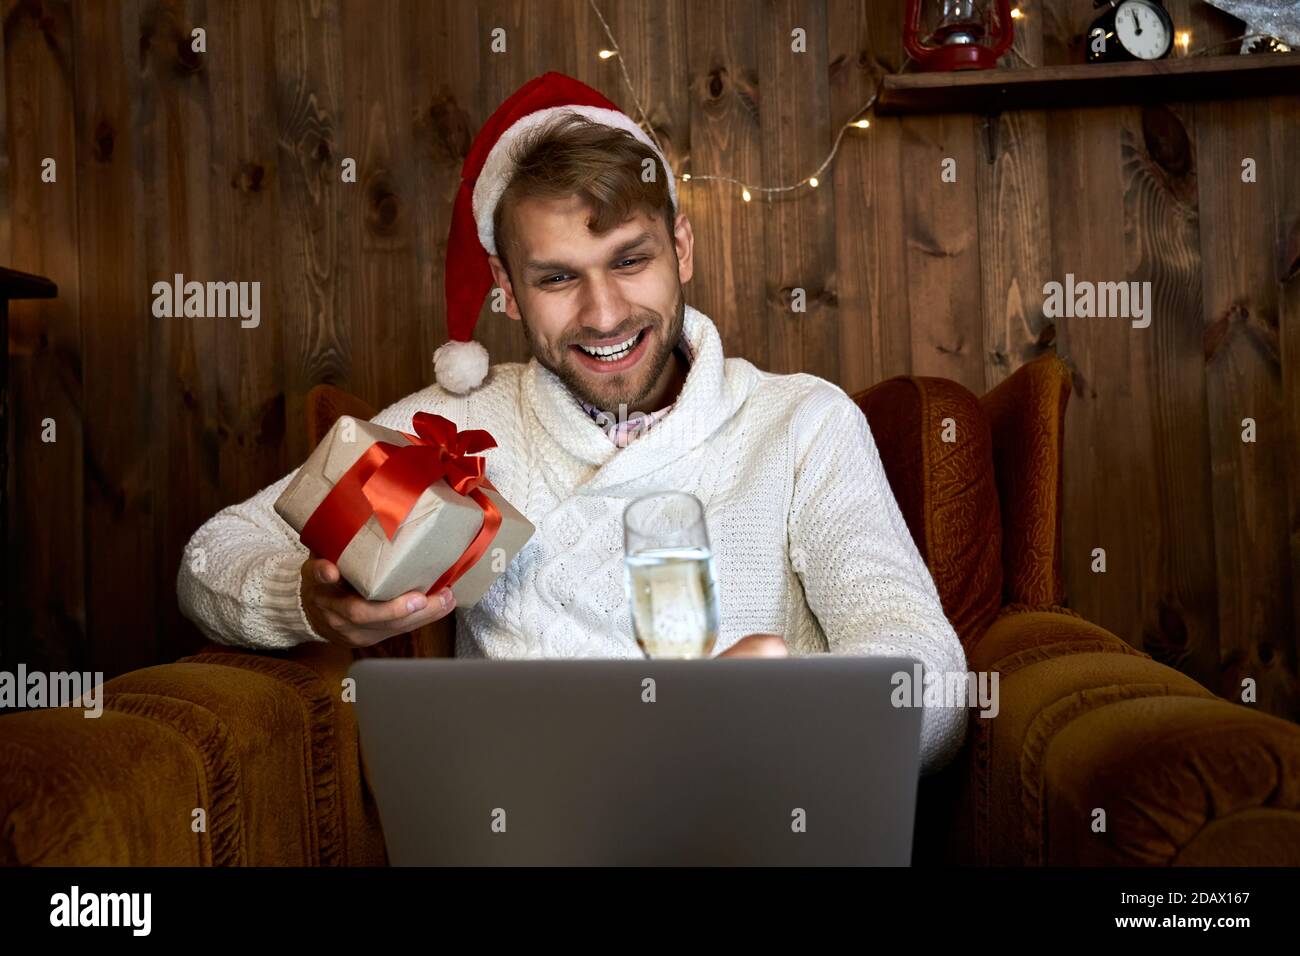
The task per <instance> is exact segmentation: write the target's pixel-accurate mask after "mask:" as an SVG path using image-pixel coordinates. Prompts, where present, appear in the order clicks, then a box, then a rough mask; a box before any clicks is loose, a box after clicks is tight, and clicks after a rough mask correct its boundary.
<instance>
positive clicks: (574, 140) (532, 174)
mask: <svg viewBox="0 0 1300 956" xmlns="http://www.w3.org/2000/svg"><path fill="white" fill-rule="evenodd" d="M514 155H515V157H516V161H515V169H516V171H515V174H514V178H512V179H511V180H510V183H509V185H507V186H506V189H505V192H503V193H502V194H501V200H500V202H498V203H497V207H496V210H495V211H494V212H493V214H492V230H493V235H494V236H495V237H496V246H497V255H498V256H499V257H500V258H501V262H502V264H503V265H505V267H506V272H507V274H509V272H510V265H509V262H508V261H507V259H506V251H507V249H508V247H509V244H510V237H509V235H508V234H507V232H508V229H507V227H506V226H505V223H506V221H507V216H506V212H507V208H508V206H509V205H513V204H514V203H515V202H517V201H518V200H520V199H523V198H525V197H534V198H538V199H563V198H565V197H568V196H573V195H577V196H579V197H581V198H582V200H583V201H584V202H585V203H586V205H587V206H588V207H589V208H590V209H591V216H590V217H589V218H588V219H587V228H588V229H590V230H591V231H592V232H594V233H597V234H600V233H604V232H608V231H609V230H611V229H613V228H614V227H615V226H618V225H621V224H622V223H623V222H625V221H626V220H627V219H628V218H629V217H630V216H632V215H633V213H634V212H635V211H637V210H644V211H646V212H648V213H649V214H650V215H652V216H653V215H655V214H658V215H660V216H661V217H662V218H663V221H664V225H665V226H666V227H667V229H668V238H669V240H670V241H671V239H672V236H673V220H674V218H675V216H674V213H673V204H672V196H671V195H670V194H669V192H668V177H667V175H666V171H665V170H664V167H663V164H662V163H661V162H660V160H659V157H658V156H657V155H656V154H655V151H654V150H652V149H651V148H650V147H649V146H647V145H645V144H644V143H642V142H641V141H640V140H638V139H637V138H636V137H634V136H633V135H632V134H631V133H628V132H627V131H626V130H621V129H615V128H614V127H611V126H605V125H604V124H601V123H593V122H591V121H590V120H588V119H586V118H584V117H582V116H580V115H579V114H577V113H561V114H560V115H559V117H558V118H557V119H555V120H552V121H550V122H547V123H543V124H542V125H541V126H540V127H538V128H536V129H534V130H529V131H528V132H526V133H524V134H523V136H521V137H520V139H519V142H518V143H516V144H515V147H514ZM647 159H649V160H651V161H652V162H653V163H654V166H653V167H652V168H653V170H654V175H653V176H652V177H650V179H649V181H647V179H646V177H645V176H643V175H642V171H643V170H644V169H645V168H646V163H645V161H646V160H647Z"/></svg>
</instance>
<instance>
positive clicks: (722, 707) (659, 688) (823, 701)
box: [350, 655, 921, 866]
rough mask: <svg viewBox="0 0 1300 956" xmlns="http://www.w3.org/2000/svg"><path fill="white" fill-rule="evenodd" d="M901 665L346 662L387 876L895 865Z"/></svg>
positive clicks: (906, 738) (911, 778)
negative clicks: (496, 869)
mask: <svg viewBox="0 0 1300 956" xmlns="http://www.w3.org/2000/svg"><path fill="white" fill-rule="evenodd" d="M912 664H913V662H912V661H911V660H910V659H898V658H880V657H832V656H829V655H824V656H816V657H800V658H787V659H779V660H778V659H762V658H760V659H737V660H717V659H712V660H701V661H680V660H659V661H639V660H604V659H600V660H527V661H501V660H454V659H452V660H448V659H428V660H411V659H409V658H408V659H393V658H388V659H385V658H377V659H367V660H362V661H359V662H357V663H356V664H354V665H353V666H352V668H351V671H350V674H351V676H353V677H355V678H356V703H355V705H354V706H355V707H356V712H357V718H358V720H359V722H360V729H361V750H362V761H363V765H364V768H365V772H366V775H367V779H368V780H369V782H370V786H371V789H372V790H373V792H374V794H375V798H376V801H377V804H378V808H379V815H380V820H381V822H382V824H383V829H384V839H385V842H386V843H387V846H388V857H389V861H390V862H391V863H392V864H393V865H395V866H623V865H632V866H729V865H741V866H748V865H758V866H792V865H793V866H802V865H817V866H821V865H830V866H843V865H849V866H853V865H864V864H866V865H888V866H906V865H908V864H910V862H911V860H910V857H911V847H912V826H913V816H914V813H915V808H916V792H917V777H918V774H919V752H920V733H921V710H920V708H917V707H898V708H896V707H894V706H892V705H891V703H890V694H891V691H893V689H894V688H893V685H892V684H891V682H890V677H891V675H892V674H894V673H896V672H898V671H906V672H908V673H909V674H910V673H911V668H912Z"/></svg>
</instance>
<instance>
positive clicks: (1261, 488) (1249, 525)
mask: <svg viewBox="0 0 1300 956" xmlns="http://www.w3.org/2000/svg"><path fill="white" fill-rule="evenodd" d="M1261 59H1268V57H1261ZM1268 106H1269V101H1268V100H1265V99H1261V100H1252V101H1250V102H1247V103H1232V104H1228V103H1224V102H1222V101H1215V102H1211V103H1201V104H1197V107H1196V127H1197V149H1196V161H1197V168H1198V176H1199V179H1200V182H1201V183H1202V184H1203V185H1202V188H1201V190H1200V215H1201V259H1202V261H1203V262H1204V263H1205V265H1206V268H1205V270H1204V271H1203V282H1204V324H1205V363H1206V364H1205V370H1206V393H1207V398H1208V408H1209V433H1210V454H1211V461H1212V466H1213V491H1214V494H1213V500H1214V525H1215V545H1216V553H1217V567H1218V577H1219V595H1220V601H1219V620H1220V653H1221V656H1222V659H1223V667H1224V675H1223V677H1224V687H1225V688H1231V687H1236V686H1239V683H1240V680H1241V679H1242V678H1245V677H1251V678H1254V679H1255V680H1256V682H1257V684H1258V687H1259V702H1258V706H1259V708H1260V709H1262V710H1266V711H1268V712H1270V713H1275V714H1279V715H1284V716H1289V717H1290V718H1292V719H1295V718H1296V717H1297V716H1300V694H1297V688H1296V679H1295V672H1294V670H1293V669H1292V666H1291V664H1290V662H1289V661H1288V660H1287V658H1288V657H1289V654H1288V653H1287V647H1286V645H1289V644H1290V637H1291V635H1292V634H1293V633H1294V632H1293V630H1292V627H1293V623H1292V618H1291V608H1292V600H1293V594H1294V589H1295V581H1294V579H1293V576H1292V573H1291V572H1292V566H1291V554H1290V545H1289V533H1288V528H1287V526H1286V506H1285V504H1284V502H1286V500H1287V487H1288V479H1287V471H1286V469H1287V461H1288V451H1287V448H1286V439H1287V434H1288V424H1287V422H1288V415H1287V413H1286V409H1285V392H1284V389H1283V384H1282V361H1281V348H1280V342H1279V326H1278V291H1279V286H1278V282H1277V272H1276V257H1277V250H1276V239H1275V236H1276V230H1275V228H1274V226H1275V215H1276V211H1277V210H1276V207H1275V201H1274V198H1273V193H1274V191H1275V190H1277V189H1279V188H1281V186H1280V182H1281V180H1282V179H1283V178H1284V177H1286V176H1288V175H1291V176H1293V175H1294V164H1293V162H1292V161H1291V160H1290V158H1284V159H1283V161H1282V163H1280V164H1278V165H1276V166H1275V165H1274V163H1273V159H1272V146H1271V142H1270V117H1269V113H1268ZM1245 159H1253V160H1254V161H1255V163H1256V169H1257V180H1258V181H1257V182H1243V181H1242V163H1243V160H1245ZM1247 418H1250V419H1253V420H1254V422H1255V426H1256V429H1257V432H1256V439H1257V440H1256V441H1255V442H1253V443H1250V442H1245V441H1243V440H1242V430H1243V424H1242V422H1243V420H1244V419H1247ZM1239 693H1240V691H1239V690H1236V692H1235V695H1237V694H1239ZM1235 695H1234V696H1235Z"/></svg>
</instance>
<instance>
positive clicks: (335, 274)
mask: <svg viewBox="0 0 1300 956" xmlns="http://www.w3.org/2000/svg"><path fill="white" fill-rule="evenodd" d="M342 56H343V43H342V38H341V37H340V35H339V7H338V3H337V0H285V2H283V3H277V4H276V5H275V108H276V116H277V122H278V129H279V151H278V154H277V168H278V172H279V188H280V197H281V200H280V203H279V207H278V213H279V219H278V223H277V227H278V232H277V242H278V252H279V255H278V259H279V266H280V269H279V287H278V289H277V293H278V298H279V302H280V303H281V313H280V316H279V319H278V321H279V322H280V324H281V325H282V326H283V329H284V331H283V346H284V349H285V354H284V392H285V403H284V404H285V411H284V415H285V423H286V431H285V441H286V443H287V453H288V461H289V462H290V463H297V462H301V461H302V460H303V459H305V458H306V457H307V452H308V447H307V434H306V428H305V426H304V425H303V423H304V422H305V420H306V411H305V408H304V402H305V400H306V396H307V392H308V391H310V390H311V388H312V386H313V385H317V384H319V383H321V382H329V383H331V384H334V385H338V386H340V387H342V388H349V387H351V385H352V383H351V381H350V377H351V352H352V341H351V340H352V328H351V322H350V320H349V317H348V312H347V310H348V308H349V305H350V303H351V294H350V292H349V284H350V282H351V276H352V271H351V268H350V263H348V262H346V261H343V260H341V259H340V255H341V252H342V245H341V242H340V234H341V231H342V230H343V229H344V228H346V225H347V224H346V222H345V221H344V216H345V206H344V196H345V194H344V192H343V188H342V187H343V186H344V184H343V183H342V181H341V178H340V171H341V166H340V164H341V162H342V159H343V157H344V156H345V155H346V153H345V151H344V144H343V143H341V142H340V140H339V137H340V131H339V127H340V118H339V113H340V111H341V109H342V106H343V91H342V88H341V85H342V81H343V76H342V69H341V63H342Z"/></svg>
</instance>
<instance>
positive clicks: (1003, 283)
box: [975, 16, 1056, 388]
mask: <svg viewBox="0 0 1300 956" xmlns="http://www.w3.org/2000/svg"><path fill="white" fill-rule="evenodd" d="M1042 24H1043V20H1042V17H1038V16H1026V17H1024V18H1022V19H1021V20H1020V21H1018V25H1017V29H1016V40H1015V48H1016V49H1017V50H1019V51H1020V53H1021V54H1022V55H1023V56H1024V57H1025V59H1027V60H1029V61H1030V62H1031V63H1041V62H1042V57H1043V34H1042ZM1008 56H1010V54H1008ZM1012 62H1014V63H1016V64H1019V63H1020V62H1021V61H1020V60H1019V59H1015V58H1013V61H1012ZM1017 68H1023V67H1017ZM981 133H982V136H983V144H982V146H983V148H982V150H981V155H980V159H979V161H978V162H977V163H976V177H975V186H976V197H977V200H976V201H977V203H978V207H979V217H978V218H979V250H980V251H979V261H980V269H981V282H980V288H981V304H982V311H983V322H984V366H985V369H984V383H983V384H984V387H985V388H993V387H994V386H995V385H997V384H998V383H1000V382H1001V381H1002V380H1003V379H1005V378H1006V377H1007V376H1008V375H1010V374H1011V373H1012V372H1014V371H1015V370H1016V369H1018V368H1019V367H1020V366H1021V365H1023V364H1025V363H1026V362H1028V361H1032V360H1033V359H1035V358H1037V357H1038V356H1039V355H1041V354H1042V353H1043V352H1044V351H1046V350H1048V349H1050V348H1051V347H1052V343H1053V341H1054V339H1055V335H1056V327H1055V324H1054V323H1053V322H1052V321H1051V320H1049V319H1045V318H1043V310H1042V289H1043V286H1044V284H1045V283H1047V282H1048V281H1050V279H1051V243H1050V235H1051V224H1050V222H1049V210H1050V207H1049V204H1048V184H1047V163H1048V156H1047V125H1046V120H1045V118H1044V116H1043V113H1042V111H1041V110H1017V111H1014V112H1010V113H1002V114H997V113H995V114H992V115H990V116H986V117H984V118H983V119H982V125H981Z"/></svg>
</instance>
